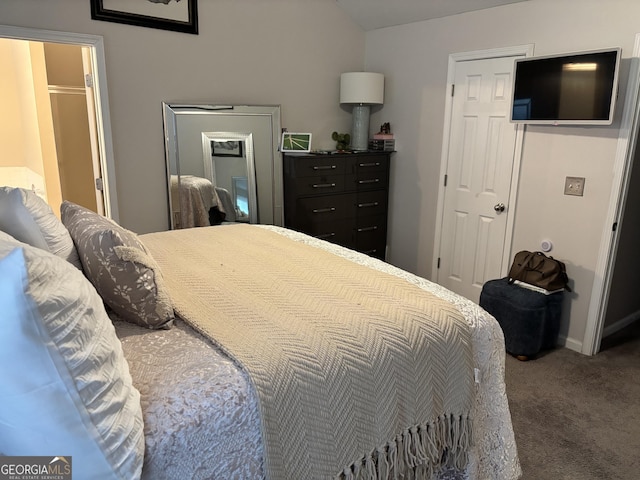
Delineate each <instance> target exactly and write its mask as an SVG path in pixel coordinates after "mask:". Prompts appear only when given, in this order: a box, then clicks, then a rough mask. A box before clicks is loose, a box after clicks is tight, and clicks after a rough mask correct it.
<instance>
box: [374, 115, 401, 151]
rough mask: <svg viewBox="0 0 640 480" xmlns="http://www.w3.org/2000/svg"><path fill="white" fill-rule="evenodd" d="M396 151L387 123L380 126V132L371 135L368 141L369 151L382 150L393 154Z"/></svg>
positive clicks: (389, 126)
mask: <svg viewBox="0 0 640 480" xmlns="http://www.w3.org/2000/svg"><path fill="white" fill-rule="evenodd" d="M395 149H396V141H395V139H394V138H393V133H391V125H390V124H389V122H386V123H383V124H382V125H380V131H379V132H378V133H375V134H374V135H373V138H372V139H371V140H370V141H369V150H384V151H385V152H393V151H395Z"/></svg>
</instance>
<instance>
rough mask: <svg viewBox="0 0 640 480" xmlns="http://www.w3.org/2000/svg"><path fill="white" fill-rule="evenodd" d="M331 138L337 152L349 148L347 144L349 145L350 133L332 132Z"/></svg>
mask: <svg viewBox="0 0 640 480" xmlns="http://www.w3.org/2000/svg"><path fill="white" fill-rule="evenodd" d="M331 140H333V141H334V142H336V150H337V151H339V152H344V151H346V150H349V146H350V145H351V135H349V134H348V133H338V132H333V133H332V134H331Z"/></svg>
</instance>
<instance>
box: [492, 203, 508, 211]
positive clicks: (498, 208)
mask: <svg viewBox="0 0 640 480" xmlns="http://www.w3.org/2000/svg"><path fill="white" fill-rule="evenodd" d="M493 209H494V210H495V211H496V213H502V212H504V209H505V206H504V203H496V204H495V205H494V206H493Z"/></svg>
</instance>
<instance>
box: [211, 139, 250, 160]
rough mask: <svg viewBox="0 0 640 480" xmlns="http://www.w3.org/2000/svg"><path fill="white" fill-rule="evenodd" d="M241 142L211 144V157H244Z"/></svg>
mask: <svg viewBox="0 0 640 480" xmlns="http://www.w3.org/2000/svg"><path fill="white" fill-rule="evenodd" d="M242 144H243V142H241V141H239V140H228V141H223V142H219V141H217V140H213V141H212V142H211V155H212V156H214V157H244V153H243V152H242Z"/></svg>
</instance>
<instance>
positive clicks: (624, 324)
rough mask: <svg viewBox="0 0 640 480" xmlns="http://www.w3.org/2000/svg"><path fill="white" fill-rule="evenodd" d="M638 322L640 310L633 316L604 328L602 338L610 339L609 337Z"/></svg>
mask: <svg viewBox="0 0 640 480" xmlns="http://www.w3.org/2000/svg"><path fill="white" fill-rule="evenodd" d="M638 320H640V310H638V311H637V312H633V313H632V314H630V315H627V316H626V317H624V318H622V319H620V320H618V321H617V322H614V323H612V324H611V325H607V326H606V327H604V330H602V338H604V337H608V336H609V335H613V334H614V333H616V332H617V331H619V330H622V329H623V328H625V327H627V326H629V325H631V324H632V323H634V322H637V321H638Z"/></svg>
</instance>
